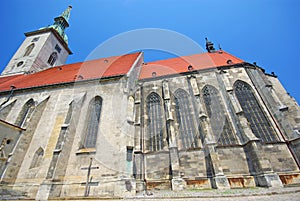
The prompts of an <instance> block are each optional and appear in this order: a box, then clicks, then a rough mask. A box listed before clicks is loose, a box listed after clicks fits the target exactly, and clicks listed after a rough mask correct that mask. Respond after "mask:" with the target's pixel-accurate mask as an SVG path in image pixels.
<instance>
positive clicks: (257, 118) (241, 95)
mask: <svg viewBox="0 0 300 201" xmlns="http://www.w3.org/2000/svg"><path fill="white" fill-rule="evenodd" d="M234 91H235V94H236V96H237V99H238V100H239V103H240V105H241V107H242V109H243V111H244V114H245V117H246V118H247V120H248V122H249V123H250V127H251V129H252V132H253V133H254V135H255V136H256V137H258V138H260V139H261V140H262V141H263V142H272V141H277V140H278V137H277V135H276V133H275V130H274V128H273V127H272V125H271V123H270V121H269V120H268V118H267V117H266V115H265V113H264V112H263V110H262V108H261V106H260V104H259V102H258V101H257V99H256V97H255V95H254V93H253V90H252V88H251V87H250V85H249V84H247V83H245V82H243V81H236V82H235V83H234Z"/></svg>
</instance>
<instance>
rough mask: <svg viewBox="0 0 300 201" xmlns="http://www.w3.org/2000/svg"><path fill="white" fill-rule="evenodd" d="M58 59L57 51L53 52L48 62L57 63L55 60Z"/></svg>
mask: <svg viewBox="0 0 300 201" xmlns="http://www.w3.org/2000/svg"><path fill="white" fill-rule="evenodd" d="M56 59H57V53H56V52H53V53H52V54H51V55H50V57H49V59H48V64H50V65H51V66H53V65H54V63H55V61H56Z"/></svg>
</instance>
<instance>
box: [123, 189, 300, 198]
mask: <svg viewBox="0 0 300 201" xmlns="http://www.w3.org/2000/svg"><path fill="white" fill-rule="evenodd" d="M151 193H152V195H149V196H145V195H138V196H136V197H134V198H128V199H125V200H133V199H134V200H137V201H138V200H148V201H150V200H151V201H159V200H165V201H168V200H170V201H171V200H175V201H185V200H188V201H194V200H204V201H221V200H222V201H227V200H228V201H229V200H230V201H231V200H233V201H238V200H243V201H244V200H250V201H251V200H253V201H254V200H259V201H285V200H286V201H300V187H287V188H249V189H228V190H191V191H188V190H186V191H181V192H166V191H156V192H155V191H154V192H151Z"/></svg>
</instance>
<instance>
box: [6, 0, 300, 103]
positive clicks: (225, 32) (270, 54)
mask: <svg viewBox="0 0 300 201" xmlns="http://www.w3.org/2000/svg"><path fill="white" fill-rule="evenodd" d="M68 5H72V6H73V9H72V12H71V19H70V27H69V28H68V30H67V31H66V33H67V35H68V37H69V46H70V49H71V50H72V51H73V53H74V54H73V55H71V56H70V57H69V58H68V60H67V63H74V62H79V61H84V60H86V58H87V57H88V55H89V54H90V53H91V52H92V51H93V50H94V49H95V48H96V47H97V46H99V45H100V44H102V43H103V42H105V41H107V40H109V39H110V38H112V37H114V36H116V35H118V34H122V33H124V32H128V31H131V30H135V29H143V28H159V29H167V30H172V31H175V32H178V33H180V34H183V35H185V36H186V37H188V38H190V39H191V40H194V41H196V42H197V43H198V44H199V45H201V46H202V47H204V45H205V40H204V38H205V37H208V38H209V39H210V40H211V41H212V42H214V44H215V47H218V44H221V47H222V49H224V50H225V51H227V52H229V53H231V54H233V55H235V56H237V57H239V58H241V59H243V60H245V61H247V62H250V63H252V62H254V61H255V62H257V64H258V65H259V66H261V67H263V68H264V69H266V72H268V73H270V72H275V74H276V75H278V77H279V80H280V81H281V82H282V84H283V85H284V87H285V88H286V90H287V91H288V92H289V93H290V94H291V95H292V96H294V97H295V99H296V100H297V101H298V102H300V90H299V88H300V79H299V74H300V67H299V66H298V63H299V62H298V56H297V53H298V49H299V45H300V37H299V36H300V23H299V19H300V12H299V11H300V1H298V0H251V1H250V0H226V1H222V0H206V1H204V0H180V1H179V0H152V1H150V0H85V1H79V0H65V1H61V0H43V1H41V0H26V1H25V0H19V1H17V0H9V1H1V2H0V16H1V27H2V28H1V37H0V43H1V56H0V71H2V70H3V68H4V67H5V66H6V64H7V63H8V61H9V60H10V58H11V57H12V56H13V54H14V53H15V51H16V50H17V48H18V47H19V45H20V44H21V43H22V41H23V40H24V39H25V36H24V34H23V33H25V32H29V31H34V30H36V29H38V28H41V27H45V26H47V25H50V24H52V23H53V18H54V17H56V16H58V15H60V14H61V12H62V11H63V10H65V9H66V8H67V6H68ZM195 53H197V52H195ZM168 56H170V55H168V54H165V53H160V54H158V53H157V52H153V51H145V60H147V61H150V60H157V59H164V58H166V57H168Z"/></svg>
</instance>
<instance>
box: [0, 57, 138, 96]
mask: <svg viewBox="0 0 300 201" xmlns="http://www.w3.org/2000/svg"><path fill="white" fill-rule="evenodd" d="M139 54H141V53H140V52H137V53H133V54H126V55H122V56H113V57H108V58H102V59H97V60H91V61H85V62H79V63H73V64H68V65H63V66H57V67H53V68H50V69H47V70H44V71H41V72H37V73H34V74H27V75H13V76H4V77H0V91H8V90H10V89H11V86H14V87H16V89H25V88H30V87H37V86H46V85H53V84H60V83H69V82H75V81H79V80H90V79H97V78H105V77H112V76H118V75H125V74H126V73H127V72H128V71H129V70H130V68H131V67H132V65H133V64H134V62H135V61H136V59H137V58H138V56H139Z"/></svg>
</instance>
